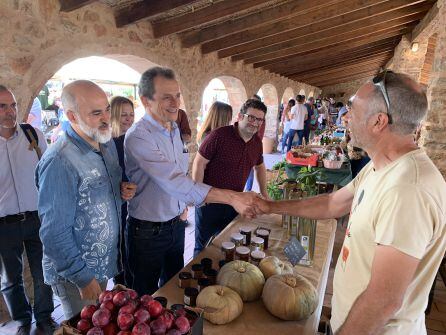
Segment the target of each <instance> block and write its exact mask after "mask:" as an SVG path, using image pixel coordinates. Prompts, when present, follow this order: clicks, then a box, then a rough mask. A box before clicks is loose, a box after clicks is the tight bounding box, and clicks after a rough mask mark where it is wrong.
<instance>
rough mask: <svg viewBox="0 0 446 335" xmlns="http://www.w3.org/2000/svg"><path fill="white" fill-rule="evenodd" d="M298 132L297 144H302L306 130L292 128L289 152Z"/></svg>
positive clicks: (289, 137) (289, 134)
mask: <svg viewBox="0 0 446 335" xmlns="http://www.w3.org/2000/svg"><path fill="white" fill-rule="evenodd" d="M296 133H297V137H298V140H297V145H301V144H302V139H303V137H304V130H303V129H302V130H296V129H290V131H289V133H288V145H287V150H286V151H287V152H288V151H290V150H291V145H292V144H293V140H294V135H296Z"/></svg>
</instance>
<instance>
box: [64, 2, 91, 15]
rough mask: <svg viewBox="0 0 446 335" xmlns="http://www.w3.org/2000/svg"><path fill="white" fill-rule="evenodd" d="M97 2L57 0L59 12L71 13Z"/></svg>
mask: <svg viewBox="0 0 446 335" xmlns="http://www.w3.org/2000/svg"><path fill="white" fill-rule="evenodd" d="M96 1H98V0H59V3H60V11H61V12H65V13H67V12H71V11H73V10H76V9H79V8H81V7H84V6H87V5H89V4H92V3H93V2H96Z"/></svg>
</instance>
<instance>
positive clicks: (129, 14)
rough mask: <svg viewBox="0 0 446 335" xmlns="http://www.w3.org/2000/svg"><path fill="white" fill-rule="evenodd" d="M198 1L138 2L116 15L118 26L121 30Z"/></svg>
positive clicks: (154, 0) (163, 0)
mask: <svg viewBox="0 0 446 335" xmlns="http://www.w3.org/2000/svg"><path fill="white" fill-rule="evenodd" d="M196 1H198V0H144V1H141V2H136V3H133V4H131V5H129V6H127V7H124V8H122V9H120V10H118V11H117V12H116V13H115V22H116V26H117V27H118V28H121V27H124V26H126V25H129V24H132V23H136V22H138V21H140V20H142V19H149V18H150V17H153V16H155V15H158V14H160V13H163V12H166V11H169V10H172V9H175V8H178V7H181V6H185V5H189V4H192V3H194V2H196Z"/></svg>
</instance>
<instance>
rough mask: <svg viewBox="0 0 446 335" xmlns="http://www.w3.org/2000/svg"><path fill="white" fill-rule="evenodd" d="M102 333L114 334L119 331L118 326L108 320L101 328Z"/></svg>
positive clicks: (105, 334) (106, 334)
mask: <svg viewBox="0 0 446 335" xmlns="http://www.w3.org/2000/svg"><path fill="white" fill-rule="evenodd" d="M102 331H103V332H104V335H116V334H117V333H118V332H119V328H118V326H117V325H116V323H114V322H110V323H109V324H108V325H106V326H105V327H104V328H102Z"/></svg>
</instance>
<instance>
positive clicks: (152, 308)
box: [146, 300, 163, 319]
mask: <svg viewBox="0 0 446 335" xmlns="http://www.w3.org/2000/svg"><path fill="white" fill-rule="evenodd" d="M146 307H147V310H148V311H149V314H150V317H151V318H152V319H156V318H157V317H158V316H160V315H161V313H162V312H163V305H161V304H160V303H159V302H158V301H156V300H152V301H149V302H148V303H147V306H146Z"/></svg>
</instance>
